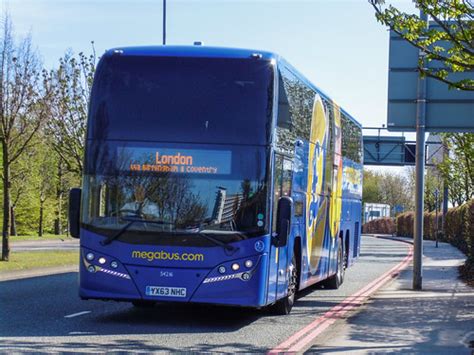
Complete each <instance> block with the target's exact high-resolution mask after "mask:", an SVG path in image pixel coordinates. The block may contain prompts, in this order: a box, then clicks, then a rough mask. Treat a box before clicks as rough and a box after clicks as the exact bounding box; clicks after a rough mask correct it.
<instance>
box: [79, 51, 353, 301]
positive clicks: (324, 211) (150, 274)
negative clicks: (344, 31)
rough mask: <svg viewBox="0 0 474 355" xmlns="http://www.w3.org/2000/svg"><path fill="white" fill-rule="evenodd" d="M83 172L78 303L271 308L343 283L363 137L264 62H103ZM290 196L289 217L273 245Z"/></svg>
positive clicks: (117, 54) (163, 54)
mask: <svg viewBox="0 0 474 355" xmlns="http://www.w3.org/2000/svg"><path fill="white" fill-rule="evenodd" d="M124 63H125V64H124ZM209 63H210V64H209ZM157 65H158V67H159V68H165V69H163V71H160V74H159V75H158V74H157V75H156V77H155V76H152V72H154V68H156V67H157ZM130 68H133V69H132V70H130ZM135 68H141V69H137V70H135ZM213 68H214V69H213ZM230 68H235V69H230ZM213 70H215V71H216V73H217V72H218V74H215V75H214V74H213ZM232 72H235V73H234V74H232ZM117 73H119V75H118V74H117ZM147 73H150V76H151V79H150V76H148V75H147ZM180 73H185V75H184V74H183V75H182V76H181V75H180ZM193 73H197V74H196V75H197V79H196V80H194V81H193V80H191V79H190V80H191V81H190V82H188V79H187V78H189V77H190V76H193V75H194V74H193ZM248 73H251V74H248ZM229 75H234V76H233V77H230V76H229ZM168 76H169V77H168ZM183 77H185V78H186V79H182V78H183ZM216 78H217V79H216ZM180 80H183V83H184V84H185V85H183V86H182V87H179V86H178V85H176V83H177V82H180ZM226 83H230V84H226ZM260 83H262V84H260ZM174 85H176V86H177V87H176V88H174ZM198 86H200V87H198ZM127 90H128V91H127ZM213 90H215V91H213ZM209 91H210V92H211V93H212V94H206V93H207V92H209ZM203 92H204V94H203ZM136 93H139V97H138V94H136ZM178 93H179V95H182V97H180V98H179V99H178V98H175V97H176V95H177V94H178ZM134 95H136V96H137V98H136V100H138V101H140V102H139V103H138V104H136V105H134V100H135V98H134ZM148 95H149V96H148ZM167 95H169V96H167ZM200 95H207V96H210V98H208V97H207V96H205V97H204V96H200ZM219 95H222V97H221V96H219ZM226 95H227V96H226ZM257 98H258V99H257ZM145 100H146V101H145ZM174 100H175V101H176V102H174ZM206 100H210V101H206ZM212 100H214V101H212ZM255 101H258V102H255ZM213 102H217V103H216V107H214V103H213ZM161 103H162V104H161ZM180 103H181V104H180ZM183 103H184V104H183ZM219 105H221V106H222V107H217V106H219ZM181 106H186V107H184V108H183V107H181ZM190 111H192V112H193V115H188V113H187V112H190ZM233 113H235V115H233ZM120 115H121V116H120ZM172 115H173V116H172ZM223 115H225V117H224V118H223ZM119 116H120V118H118V117H119ZM122 116H123V117H122ZM185 116H186V117H185ZM244 116H245V117H246V118H245V117H244ZM206 117H210V118H209V119H208V118H206ZM240 117H242V120H243V121H242V123H239V122H238V120H239V119H240ZM221 121H222V122H221ZM260 121H261V122H260ZM213 130H214V131H213ZM84 174H85V175H84V181H83V188H82V201H81V205H82V207H81V222H80V245H81V256H80V259H81V260H80V288H79V294H80V297H81V298H83V299H108V300H123V301H132V302H137V301H142V302H143V301H150V302H155V301H160V302H161V301H173V302H196V303H212V304H222V305H233V306H246V307H264V306H267V305H272V304H275V303H277V304H278V302H279V301H280V300H284V299H285V298H287V297H288V296H289V293H292V292H293V291H291V287H289V284H291V283H292V282H293V283H294V286H295V287H296V288H297V289H298V290H301V289H303V288H305V287H308V286H310V285H312V284H314V283H317V282H321V281H325V280H326V282H327V281H328V280H329V281H331V283H330V285H332V287H334V286H335V287H338V286H339V284H340V283H342V280H343V271H344V269H345V268H347V267H349V266H350V265H352V263H353V262H354V260H355V259H356V258H357V257H358V255H359V250H360V225H361V224H360V222H361V194H362V138H361V127H360V125H359V124H358V123H357V122H356V121H355V120H354V119H353V118H352V117H351V116H350V115H349V114H347V112H345V111H344V110H342V109H340V108H339V106H338V105H337V104H335V103H334V102H333V101H332V100H331V99H330V98H328V97H327V96H326V95H325V94H324V93H323V92H322V91H321V90H319V89H318V88H317V87H315V86H314V85H312V84H311V83H310V82H309V81H308V80H306V79H305V78H304V77H303V76H302V75H301V74H299V73H298V72H297V71H296V70H295V69H294V68H293V67H291V66H290V65H289V64H288V63H287V62H286V61H285V60H284V59H282V58H281V57H279V56H278V55H276V54H273V53H268V52H262V51H254V50H240V49H225V48H208V47H173V46H166V47H136V48H121V49H113V50H110V51H108V52H106V54H105V55H104V57H103V58H102V59H101V62H100V63H99V65H98V68H97V72H96V76H95V79H94V87H93V91H92V95H91V105H90V112H89V122H88V133H87V140H86V158H85V173H84ZM137 186H138V187H137ZM166 196H168V197H166ZM283 197H285V198H290V199H291V200H289V201H291V211H292V213H291V221H290V223H289V235H288V238H287V240H285V241H283V242H281V241H279V240H278V238H279V236H278V235H276V230H277V225H276V224H277V222H278V221H277V206H278V201H279V200H280V199H281V198H283ZM137 201H138V202H137ZM137 206H139V207H137ZM72 222H74V221H72ZM216 240H217V242H216ZM341 267H342V270H341ZM294 270H295V271H294ZM295 276H296V280H294V281H291V280H292V279H293V278H294V277H295ZM290 308H291V307H290Z"/></svg>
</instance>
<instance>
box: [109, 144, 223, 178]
mask: <svg viewBox="0 0 474 355" xmlns="http://www.w3.org/2000/svg"><path fill="white" fill-rule="evenodd" d="M117 153H118V154H117V155H118V157H120V159H119V161H118V165H119V166H118V168H119V169H120V170H122V171H136V172H159V173H181V174H213V175H214V174H230V173H231V166H232V153H231V151H227V150H201V149H177V148H138V147H137V148H129V147H124V148H118V151H117Z"/></svg>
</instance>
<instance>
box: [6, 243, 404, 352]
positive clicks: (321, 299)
mask: <svg viewBox="0 0 474 355" xmlns="http://www.w3.org/2000/svg"><path fill="white" fill-rule="evenodd" d="M408 249H409V246H408V245H407V244H405V243H401V242H397V241H392V240H384V239H375V238H371V237H365V236H364V237H363V239H362V254H361V258H360V259H359V260H358V262H357V263H356V264H355V265H354V266H353V267H351V268H350V269H349V270H347V272H346V278H345V282H344V284H343V286H342V287H341V288H340V289H339V290H325V289H321V288H318V287H312V288H310V289H309V290H305V291H304V292H303V294H301V295H300V297H299V299H298V301H297V302H296V304H295V307H294V308H293V311H292V313H291V314H290V315H289V316H275V315H273V314H271V313H270V312H268V311H265V310H260V311H259V310H248V309H238V308H225V307H212V306H202V305H182V304H162V305H158V306H156V307H155V308H153V309H146V310H142V309H135V308H134V307H133V306H132V305H130V304H128V303H115V302H102V301H81V300H80V299H79V298H78V296H77V285H78V280H77V278H78V275H77V273H67V274H61V275H52V276H44V277H36V278H30V279H23V280H14V281H4V282H0V305H1V307H0V319H2V322H0V352H26V351H31V352H60V351H80V352H105V351H107V352H110V351H139V352H150V351H199V352H208V351H221V352H236V351H243V352H266V351H268V350H271V349H273V348H275V347H276V346H277V345H278V344H281V343H282V342H284V341H285V340H286V339H288V338H289V337H290V336H291V335H292V334H294V333H296V332H297V331H298V330H300V329H301V328H303V327H305V326H306V325H308V324H310V323H311V322H312V321H314V320H315V319H316V318H318V317H320V316H321V315H322V314H324V313H325V312H326V311H328V310H329V309H331V308H333V307H334V306H336V305H338V304H339V303H340V302H341V301H343V300H344V299H346V298H347V297H348V296H350V295H352V294H354V293H356V292H357V291H358V290H360V289H362V288H363V287H364V286H366V285H367V284H369V283H370V282H371V281H373V280H375V279H376V278H378V277H379V276H380V275H382V274H384V273H385V272H387V271H388V270H389V269H391V268H392V267H393V266H394V265H396V264H398V263H399V262H400V261H401V260H402V259H403V258H404V257H405V256H406V255H407V252H408ZM322 336H324V334H323V335H322Z"/></svg>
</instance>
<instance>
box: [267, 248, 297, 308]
mask: <svg viewBox="0 0 474 355" xmlns="http://www.w3.org/2000/svg"><path fill="white" fill-rule="evenodd" d="M289 271H290V272H289V274H290V275H289V280H288V291H287V295H286V297H285V298H283V299H281V300H279V301H277V303H275V304H274V305H273V311H274V312H275V313H276V314H279V315H286V314H289V313H290V312H291V309H292V308H293V305H294V303H295V295H296V291H297V290H296V287H297V285H298V268H297V264H296V258H295V253H293V257H292V258H291V263H290V265H289Z"/></svg>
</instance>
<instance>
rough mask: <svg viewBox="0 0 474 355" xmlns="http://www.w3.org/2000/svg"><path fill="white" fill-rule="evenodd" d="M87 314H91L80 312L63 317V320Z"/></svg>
mask: <svg viewBox="0 0 474 355" xmlns="http://www.w3.org/2000/svg"><path fill="white" fill-rule="evenodd" d="M88 313H91V311H82V312H78V313H73V314H68V315H67V316H64V318H74V317H79V316H82V315H84V314H88Z"/></svg>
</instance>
